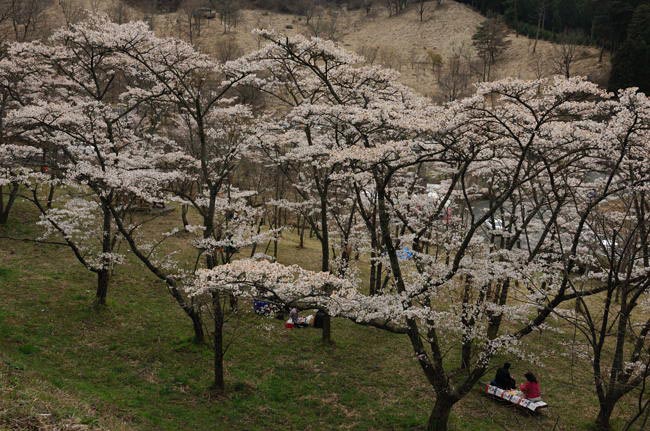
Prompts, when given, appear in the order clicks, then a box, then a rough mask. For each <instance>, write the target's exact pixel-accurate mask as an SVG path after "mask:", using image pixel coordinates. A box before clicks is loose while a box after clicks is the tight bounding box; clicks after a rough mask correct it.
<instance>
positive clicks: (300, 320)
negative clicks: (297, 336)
mask: <svg viewBox="0 0 650 431" xmlns="http://www.w3.org/2000/svg"><path fill="white" fill-rule="evenodd" d="M289 318H290V320H291V322H292V323H293V325H294V326H295V327H296V328H304V327H305V326H311V325H313V321H314V316H312V315H309V316H307V317H300V316H299V315H298V309H297V308H295V307H294V308H292V309H291V311H289Z"/></svg>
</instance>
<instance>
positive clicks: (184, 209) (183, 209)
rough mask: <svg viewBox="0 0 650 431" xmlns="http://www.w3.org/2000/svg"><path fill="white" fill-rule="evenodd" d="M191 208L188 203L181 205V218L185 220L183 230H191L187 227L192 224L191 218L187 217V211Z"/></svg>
mask: <svg viewBox="0 0 650 431" xmlns="http://www.w3.org/2000/svg"><path fill="white" fill-rule="evenodd" d="M189 209H190V206H189V205H187V204H183V205H181V220H182V221H183V230H184V231H185V232H189V231H188V229H187V227H188V226H189V225H190V222H189V220H188V219H187V213H188V211H189Z"/></svg>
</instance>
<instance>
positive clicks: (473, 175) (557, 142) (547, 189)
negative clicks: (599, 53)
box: [194, 33, 607, 430]
mask: <svg viewBox="0 0 650 431" xmlns="http://www.w3.org/2000/svg"><path fill="white" fill-rule="evenodd" d="M264 37H266V38H267V39H269V40H270V41H271V44H270V45H269V46H268V47H267V48H265V49H263V50H262V51H260V52H258V53H255V54H253V55H252V56H250V57H248V58H249V61H251V60H253V59H255V60H256V61H259V62H261V64H263V65H264V68H265V69H266V70H268V71H269V74H268V75H262V76H261V77H260V76H258V78H257V79H258V80H260V81H262V82H260V81H258V84H259V85H260V87H261V88H263V89H264V90H265V91H267V92H269V93H272V94H274V95H276V97H278V96H277V93H275V91H280V90H281V91H282V92H283V93H282V94H280V96H279V97H284V98H285V100H287V101H288V102H289V104H291V105H292V106H293V107H292V110H291V113H290V114H289V115H290V116H291V119H292V120H294V121H296V122H298V124H300V127H299V128H297V130H296V128H291V130H290V132H289V133H293V135H292V139H294V140H295V141H294V142H296V143H300V142H302V145H300V146H301V147H302V148H303V149H301V151H302V152H303V153H306V154H318V155H319V157H320V159H319V160H318V164H317V166H318V167H321V168H326V167H329V166H334V165H335V164H336V165H337V171H336V176H335V178H339V177H341V176H351V177H355V176H359V177H361V176H366V178H368V177H369V178H371V179H372V190H373V194H375V195H376V196H375V197H373V201H374V202H375V205H376V213H377V225H376V229H377V231H378V232H379V235H380V238H381V246H382V247H383V250H384V251H383V256H382V258H383V259H384V260H385V262H386V265H387V267H389V268H390V279H389V282H388V284H387V286H386V288H385V289H384V290H382V291H381V292H379V294H376V295H374V296H368V295H364V294H362V293H361V292H362V289H360V288H359V286H356V285H355V284H354V283H351V282H350V281H347V280H345V279H341V278H339V277H334V276H333V275H329V274H328V273H327V271H323V272H322V273H307V272H305V271H304V270H299V269H297V268H285V267H283V266H281V265H278V264H269V263H258V262H254V261H244V262H242V261H237V262H233V263H232V264H230V265H225V266H222V267H218V268H214V269H213V270H208V271H205V272H203V273H202V275H201V278H200V281H199V283H197V285H196V286H195V288H194V291H195V292H199V293H204V292H206V291H208V292H210V291H220V289H224V291H227V292H230V293H232V294H244V295H250V296H256V295H262V296H265V297H267V298H271V299H273V298H275V299H276V300H278V301H279V302H282V303H291V304H302V305H304V306H312V307H318V308H324V309H326V310H327V311H328V312H329V313H330V314H332V315H336V316H342V317H348V318H351V319H353V320H355V321H356V322H358V323H361V324H370V325H373V326H377V327H381V328H383V329H386V330H389V331H394V332H400V333H405V334H406V335H407V336H408V338H409V340H410V342H411V347H412V349H413V353H414V355H415V357H416V358H417V361H418V363H419V365H420V367H421V369H422V371H423V375H424V377H425V378H426V381H427V382H428V383H429V384H430V385H431V386H432V388H433V389H434V390H435V392H436V395H437V397H436V403H435V406H434V408H433V410H432V413H431V416H430V419H429V423H428V429H431V430H444V429H447V423H448V418H449V413H450V411H451V408H452V407H453V405H454V404H455V403H457V402H458V401H459V400H460V399H462V398H463V397H464V396H465V395H466V394H467V393H469V391H470V390H471V388H472V387H473V386H474V385H475V384H476V383H477V382H478V380H479V379H480V378H481V377H482V376H483V375H484V374H485V373H486V372H487V370H488V366H489V363H490V360H491V359H492V358H493V356H494V355H495V354H496V353H497V352H503V351H507V352H510V353H514V354H519V355H520V356H522V357H527V354H526V350H525V349H524V348H523V347H524V346H523V340H522V339H523V338H524V337H525V335H527V334H529V333H530V332H531V331H532V330H534V329H543V328H544V327H545V321H546V319H547V318H548V317H549V315H551V314H552V312H553V310H555V309H556V308H557V306H558V305H559V304H561V303H563V302H565V301H568V300H572V299H575V298H577V297H582V296H585V295H588V294H591V293H593V292H586V291H585V292H579V293H577V292H573V291H571V290H570V289H569V280H570V276H569V273H570V272H571V268H569V270H568V271H567V270H566V268H564V265H563V262H564V257H565V256H566V255H567V253H575V249H577V247H578V243H577V241H576V238H579V237H580V236H581V234H577V236H575V238H574V241H573V243H572V244H571V247H570V248H569V249H568V250H566V249H564V248H560V247H559V246H558V243H557V241H556V238H557V237H558V236H559V235H560V234H561V233H562V230H561V229H560V227H559V226H558V218H559V216H560V214H561V213H562V211H563V210H564V208H565V207H566V206H567V205H568V199H567V198H566V196H567V194H570V192H571V190H572V187H573V186H574V184H573V183H572V178H576V175H579V176H578V178H580V177H583V176H585V175H586V174H587V173H588V171H587V169H586V166H587V165H586V164H585V163H584V161H585V158H586V157H587V154H588V153H589V152H590V151H591V149H592V147H591V145H592V144H590V143H591V142H593V139H595V138H596V137H597V136H598V134H599V133H600V132H602V124H601V123H599V122H598V118H599V115H600V114H601V109H603V108H601V103H600V102H598V101H599V100H601V99H606V98H607V95H606V94H605V93H603V92H601V91H600V90H598V89H597V87H596V86H595V85H593V84H590V83H587V82H585V81H581V80H578V79H573V80H560V79H558V80H556V81H550V82H547V81H534V82H523V81H517V80H506V81H502V82H497V83H493V84H484V85H482V86H481V87H480V89H479V91H478V93H477V94H476V95H475V96H474V97H471V98H469V99H465V100H462V101H459V102H456V103H452V104H450V105H448V106H446V107H435V106H429V105H428V104H427V103H425V102H424V101H422V100H421V99H420V98H418V97H417V96H415V95H414V94H412V93H411V92H409V91H408V90H407V89H405V88H403V87H401V86H399V85H398V84H395V81H396V80H395V76H393V75H392V72H386V71H383V70H380V69H376V68H367V67H358V66H356V65H355V63H356V62H357V61H358V60H357V59H356V58H353V57H352V56H350V55H348V54H346V53H344V52H341V51H339V50H338V49H337V48H336V47H335V46H334V45H331V44H329V43H327V42H323V41H320V40H318V39H312V40H306V39H303V38H295V39H291V38H286V37H281V36H277V35H274V34H272V33H264ZM251 63H252V62H251ZM252 64H254V63H252ZM271 77H272V78H271ZM278 78H279V79H280V82H282V83H283V85H276V86H273V83H277V82H278V81H277V80H278ZM264 79H267V80H268V81H264ZM283 79H285V80H284V81H283ZM285 82H291V83H292V85H290V86H287V85H284V83H285ZM287 87H289V88H290V90H289V91H287V90H286V89H287ZM285 91H286V93H285ZM305 95H308V97H309V98H308V99H306V100H305V99H303V97H304V96H305ZM296 101H297V102H298V103H296ZM605 105H606V104H605ZM305 130H307V131H308V133H307V134H306V135H307V139H304V138H303V137H302V136H303V135H302V133H304V131H305ZM298 131H300V132H298ZM280 136H281V139H283V140H284V141H283V142H284V144H281V145H278V146H283V145H286V143H287V142H288V140H287V134H286V133H285V134H283V135H280ZM289 139H291V138H289ZM296 148H300V147H296ZM310 152H311V153H310ZM307 160H310V159H309V158H308V159H307ZM419 166H423V168H420V169H425V170H426V171H429V172H430V174H429V175H431V176H433V177H434V178H436V179H437V181H438V184H439V192H438V193H437V195H438V197H437V198H433V199H428V201H427V200H425V199H423V196H422V192H421V189H422V187H419V188H418V187H416V186H411V185H410V184H409V182H408V181H406V182H400V181H396V178H398V177H400V176H403V177H408V176H409V175H410V176H411V177H412V178H416V179H418V174H417V173H418V167H419ZM420 181H421V177H420ZM415 184H416V185H417V181H415ZM421 186H422V185H421ZM366 188H367V186H366ZM352 197H353V198H354V195H352ZM578 220H580V219H578ZM578 227H580V222H579V221H578ZM404 245H409V246H410V249H411V250H412V251H413V256H412V259H410V260H406V259H404V258H403V257H401V256H400V253H399V250H400V249H401V248H402V247H403V246H404ZM427 246H428V250H429V251H428V252H426V250H427ZM323 253H325V251H324V250H323ZM258 266H259V269H256V268H258ZM246 287H247V288H248V289H246ZM515 298H516V301H515ZM505 322H507V324H505ZM452 348H457V349H459V353H460V355H459V356H460V358H461V360H460V363H458V364H455V365H454V364H452V363H451V361H450V358H449V357H448V356H447V355H448V353H446V352H449V351H450V349H452Z"/></svg>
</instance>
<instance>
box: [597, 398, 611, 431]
mask: <svg viewBox="0 0 650 431" xmlns="http://www.w3.org/2000/svg"><path fill="white" fill-rule="evenodd" d="M613 411H614V403H612V402H610V401H609V400H606V401H604V402H602V403H601V404H600V410H599V411H598V417H597V418H596V429H598V430H599V431H609V430H610V429H611V427H610V418H611V417H612V412H613Z"/></svg>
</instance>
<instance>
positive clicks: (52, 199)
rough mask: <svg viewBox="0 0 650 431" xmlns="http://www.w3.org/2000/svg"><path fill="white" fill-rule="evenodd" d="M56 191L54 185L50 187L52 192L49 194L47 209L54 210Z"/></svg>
mask: <svg viewBox="0 0 650 431" xmlns="http://www.w3.org/2000/svg"><path fill="white" fill-rule="evenodd" d="M55 191H56V186H55V185H54V184H51V185H50V190H49V191H48V192H47V203H46V205H47V209H48V210H51V209H52V204H53V203H54V192H55Z"/></svg>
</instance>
